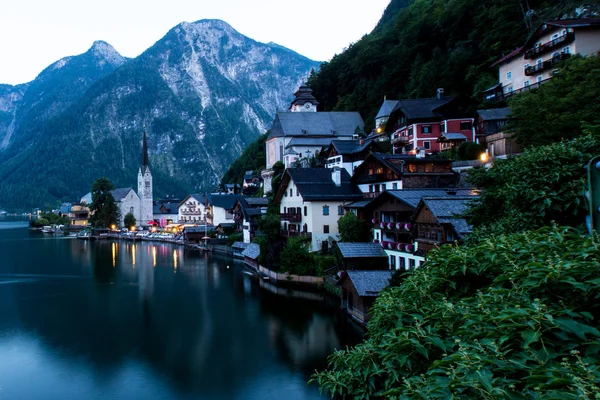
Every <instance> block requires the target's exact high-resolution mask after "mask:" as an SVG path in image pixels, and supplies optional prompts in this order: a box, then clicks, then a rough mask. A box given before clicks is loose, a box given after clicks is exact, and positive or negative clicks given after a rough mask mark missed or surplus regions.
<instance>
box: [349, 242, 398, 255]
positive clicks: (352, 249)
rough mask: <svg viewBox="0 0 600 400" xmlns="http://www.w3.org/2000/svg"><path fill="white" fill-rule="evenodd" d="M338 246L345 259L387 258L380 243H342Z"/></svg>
mask: <svg viewBox="0 0 600 400" xmlns="http://www.w3.org/2000/svg"><path fill="white" fill-rule="evenodd" d="M337 246H338V248H339V249H340V252H341V253H342V257H344V258H372V257H387V254H386V253H385V251H383V249H382V248H381V245H379V244H378V243H370V242H367V243H359V242H340V243H338V244H337Z"/></svg>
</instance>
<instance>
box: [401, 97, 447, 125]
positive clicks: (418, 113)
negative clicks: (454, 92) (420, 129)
mask: <svg viewBox="0 0 600 400" xmlns="http://www.w3.org/2000/svg"><path fill="white" fill-rule="evenodd" d="M452 101H454V97H442V98H441V99H438V98H437V97H430V98H425V99H404V100H398V102H397V103H396V106H395V107H394V109H393V110H392V113H393V112H396V111H398V110H400V111H402V113H403V114H404V115H405V116H406V118H407V119H412V120H414V119H435V118H443V115H442V114H441V112H440V109H441V107H442V106H445V105H446V104H448V103H450V102H452Z"/></svg>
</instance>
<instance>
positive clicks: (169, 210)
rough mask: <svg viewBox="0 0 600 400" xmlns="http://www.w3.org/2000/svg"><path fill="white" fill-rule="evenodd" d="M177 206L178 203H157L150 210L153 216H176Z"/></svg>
mask: <svg viewBox="0 0 600 400" xmlns="http://www.w3.org/2000/svg"><path fill="white" fill-rule="evenodd" d="M178 205H179V203H175V202H164V203H158V204H156V205H155V206H154V207H153V208H152V212H153V214H177V206H178ZM163 207H164V211H163Z"/></svg>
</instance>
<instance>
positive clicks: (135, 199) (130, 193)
mask: <svg viewBox="0 0 600 400" xmlns="http://www.w3.org/2000/svg"><path fill="white" fill-rule="evenodd" d="M110 192H111V194H112V196H113V198H114V199H115V202H116V203H117V207H118V208H119V226H122V227H124V226H125V216H126V215H127V214H129V213H131V214H133V216H134V217H135V220H136V222H137V224H138V225H140V224H141V222H142V216H141V208H140V197H139V196H138V195H137V193H136V192H135V190H133V188H130V187H128V188H118V189H114V190H111V191H110Z"/></svg>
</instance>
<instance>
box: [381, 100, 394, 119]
mask: <svg viewBox="0 0 600 400" xmlns="http://www.w3.org/2000/svg"><path fill="white" fill-rule="evenodd" d="M397 105H398V100H384V101H383V104H382V105H381V107H379V111H378V112H377V116H375V119H377V118H381V117H389V116H390V114H391V113H392V111H394V108H396V106H397Z"/></svg>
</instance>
